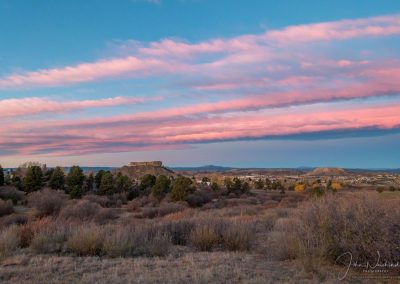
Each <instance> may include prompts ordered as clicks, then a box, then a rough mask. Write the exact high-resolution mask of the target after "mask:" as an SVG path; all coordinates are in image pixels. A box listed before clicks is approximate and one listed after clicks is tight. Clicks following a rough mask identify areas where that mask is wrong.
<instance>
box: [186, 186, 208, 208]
mask: <svg viewBox="0 0 400 284" xmlns="http://www.w3.org/2000/svg"><path fill="white" fill-rule="evenodd" d="M212 198H213V194H212V192H209V191H207V190H198V191H195V192H194V193H192V194H189V195H188V196H187V197H186V202H187V203H188V204H189V205H190V206H191V207H201V206H203V205H204V204H206V203H208V202H210V201H211V200H212Z"/></svg>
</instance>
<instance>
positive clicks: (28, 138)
mask: <svg viewBox="0 0 400 284" xmlns="http://www.w3.org/2000/svg"><path fill="white" fill-rule="evenodd" d="M398 34H400V16H398V15H391V16H381V17H373V18H365V19H355V20H342V21H335V22H327V23H316V24H308V25H297V26H290V27H287V28H283V29H279V30H269V31H266V32H265V33H262V34H254V35H253V34H248V35H242V36H237V37H234V38H228V39H223V38H214V39H210V40H207V41H203V42H197V43H190V42H185V41H183V40H174V39H164V40H161V41H157V42H151V43H148V44H146V43H138V42H135V43H134V44H133V45H132V46H129V47H127V48H124V50H125V51H126V50H129V54H127V55H126V56H125V57H120V58H111V59H101V60H98V61H95V62H86V63H81V64H78V65H71V66H63V67H56V68H48V69H41V70H36V71H27V72H21V73H15V74H11V75H8V76H5V77H2V78H0V89H1V90H3V91H4V90H9V89H30V88H34V87H41V88H42V87H56V86H65V85H73V84H83V83H86V82H96V81H102V82H103V81H104V80H106V79H108V80H118V79H121V78H123V79H126V78H133V79H136V78H140V77H152V79H153V81H151V82H150V83H149V82H148V81H146V80H144V81H146V82H144V83H143V84H147V85H151V84H153V83H154V82H156V79H157V78H158V77H162V78H163V80H164V81H168V83H167V84H169V86H171V87H172V88H176V89H178V90H179V96H180V98H185V99H186V98H188V99H187V100H179V101H178V100H177V99H176V98H175V97H173V96H172V95H171V96H169V97H168V95H167V97H168V100H164V101H163V103H159V104H155V106H154V107H152V108H150V109H146V108H144V109H141V110H140V112H139V111H133V110H129V111H126V112H122V113H119V114H116V115H111V114H110V113H111V112H110V113H108V115H107V116H104V115H103V114H102V113H101V112H97V113H95V114H94V115H95V116H93V114H92V115H91V116H90V117H86V116H85V115H82V116H81V115H80V116H79V117H77V118H75V119H70V118H69V119H66V118H64V117H63V116H57V114H59V113H63V112H66V111H75V110H85V109H90V108H106V107H107V108H113V107H116V106H121V105H127V104H130V105H131V104H139V103H145V102H149V101H153V100H157V97H149V98H145V97H121V96H119V97H110V98H107V99H93V98H92V99H83V98H82V99H80V100H75V101H65V100H59V99H53V98H51V97H46V98H43V97H39V96H32V97H27V98H18V99H3V100H0V117H1V118H7V121H8V123H7V124H5V125H4V126H3V127H2V128H1V129H0V149H1V150H2V152H3V153H10V154H17V155H30V154H41V155H71V154H76V155H79V154H85V153H95V152H121V151H135V150H144V149H147V150H148V149H154V150H156V149H180V148H182V147H187V145H190V144H194V143H208V142H216V141H225V140H243V139H262V138H265V137H277V136H279V137H285V136H290V135H299V134H304V133H317V134H318V133H324V132H326V131H342V130H347V131H358V130H360V129H366V131H368V130H371V129H372V130H376V129H384V130H394V129H399V128H400V116H399V113H400V101H399V96H400V60H399V59H398V58H396V56H395V55H393V54H390V53H388V55H385V56H381V55H380V54H378V55H375V56H367V55H365V54H364V53H362V51H361V50H357V49H355V50H352V48H354V47H352V46H351V45H350V46H349V47H348V48H347V47H346V48H347V51H348V50H352V52H347V53H345V54H346V56H343V54H344V53H342V52H338V53H337V54H334V52H327V51H326V50H325V49H323V50H320V49H318V45H319V44H321V42H322V43H323V44H324V45H326V46H329V47H330V48H331V49H332V50H335V48H337V47H338V49H339V50H340V46H341V44H343V43H344V41H346V40H349V39H360V40H363V39H365V38H367V39H368V40H371V39H374V38H378V37H390V36H393V35H398ZM128 45H129V44H128ZM388 48H389V49H390V47H388ZM328 50H329V49H328ZM371 50H372V51H374V47H371ZM377 52H379V51H377ZM149 81H150V80H149ZM148 89H150V90H154V91H155V96H157V95H158V94H159V93H163V92H165V89H164V87H163V88H162V89H161V90H158V89H157V88H156V87H153V86H150V87H149V86H148ZM176 89H175V90H176ZM175 90H174V91H175ZM24 91H25V90H24ZM167 93H168V92H167ZM386 100H390V102H392V103H387V101H386ZM344 102H346V103H344ZM43 113H52V114H53V116H51V119H48V118H47V119H46V120H44V119H43V118H42V117H40V116H34V117H32V115H38V114H43ZM25 116H29V118H30V119H28V120H27V119H23V120H22V119H19V118H21V117H25ZM374 133H375V132H374Z"/></svg>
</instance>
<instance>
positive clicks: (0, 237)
mask: <svg viewBox="0 0 400 284" xmlns="http://www.w3.org/2000/svg"><path fill="white" fill-rule="evenodd" d="M18 246H19V235H18V227H17V226H11V227H8V228H5V229H4V230H2V231H1V232H0V260H1V259H3V258H5V257H7V256H8V255H9V254H10V253H11V252H13V251H14V250H16V249H17V248H18Z"/></svg>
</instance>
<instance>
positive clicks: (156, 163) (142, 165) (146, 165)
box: [128, 161, 162, 167]
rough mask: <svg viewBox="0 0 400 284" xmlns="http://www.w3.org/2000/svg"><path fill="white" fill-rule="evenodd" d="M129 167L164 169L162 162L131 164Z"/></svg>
mask: <svg viewBox="0 0 400 284" xmlns="http://www.w3.org/2000/svg"><path fill="white" fill-rule="evenodd" d="M128 166H129V167H162V162H161V161H150V162H130V163H129V165H128Z"/></svg>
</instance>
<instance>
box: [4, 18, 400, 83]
mask: <svg viewBox="0 0 400 284" xmlns="http://www.w3.org/2000/svg"><path fill="white" fill-rule="evenodd" d="M398 34H400V16H398V15H393V16H381V17H373V18H366V19H356V20H342V21H336V22H326V23H317V24H308V25H298V26H290V27H287V28H285V29H281V30H270V31H267V32H265V33H264V34H258V35H252V34H249V35H243V36H238V37H235V38H230V39H212V40H209V41H204V42H199V43H186V42H182V41H176V40H172V39H166V40H162V41H159V42H152V43H149V44H140V43H137V44H136V48H135V50H133V51H132V53H133V54H131V55H129V56H127V57H124V58H113V59H101V60H99V61H96V62H87V63H81V64H78V65H74V66H65V67H58V68H49V69H41V70H37V71H32V72H29V71H28V72H24V73H15V74H11V75H8V76H5V77H3V78H0V89H7V88H28V87H33V86H42V87H44V86H60V85H61V86H62V85H68V84H78V83H84V82H91V81H96V80H99V79H104V78H120V77H126V76H130V77H138V76H139V77H141V76H152V75H155V74H166V73H185V74H187V73H188V72H189V73H190V72H192V73H194V74H196V72H197V71H198V68H201V69H202V71H203V72H212V71H213V70H215V68H220V67H221V66H224V65H228V66H229V65H232V64H249V63H255V62H257V63H260V62H268V61H269V60H270V59H271V58H275V57H276V56H280V55H281V54H279V52H277V50H276V48H274V47H279V48H281V47H282V46H293V45H297V44H302V43H310V42H318V41H338V40H348V39H354V38H361V37H382V36H390V35H398ZM279 48H278V49H279ZM207 54H214V55H215V56H216V58H214V59H213V60H211V61H209V62H208V64H204V61H203V59H202V56H203V55H207ZM286 56H287V54H286Z"/></svg>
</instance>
